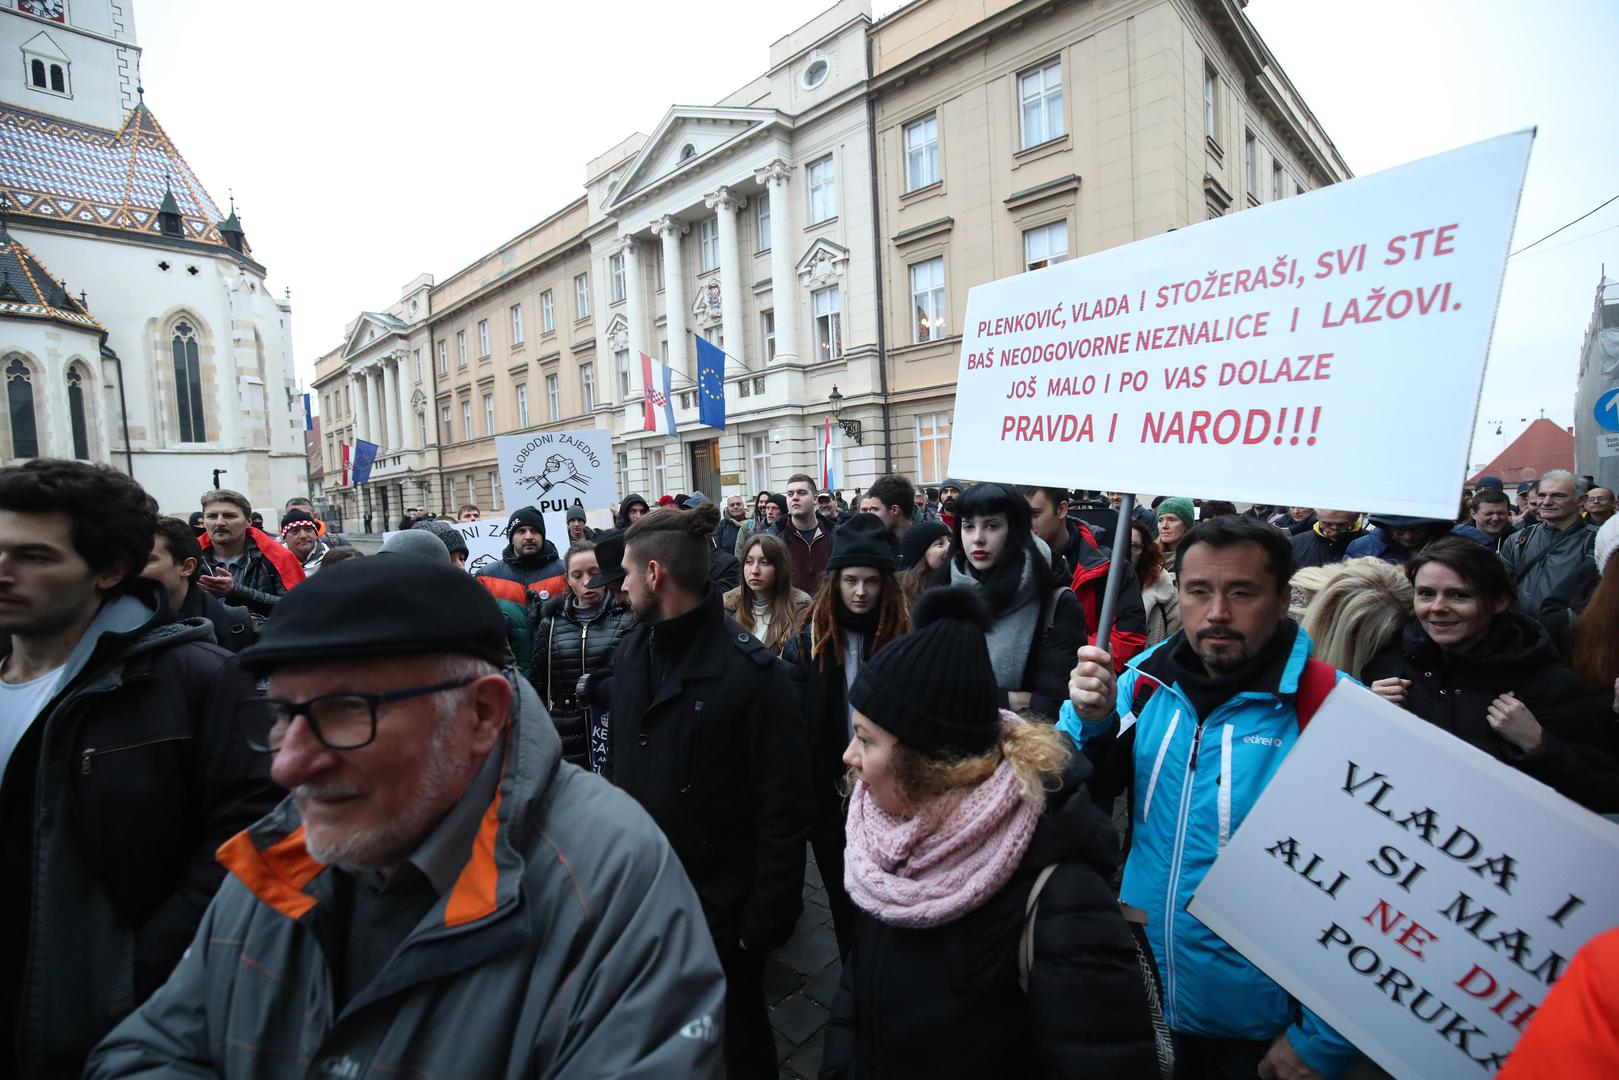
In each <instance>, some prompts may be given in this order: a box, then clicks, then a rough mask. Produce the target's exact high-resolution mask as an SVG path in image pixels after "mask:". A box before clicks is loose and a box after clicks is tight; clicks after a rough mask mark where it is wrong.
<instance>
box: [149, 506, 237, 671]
mask: <svg viewBox="0 0 1619 1080" xmlns="http://www.w3.org/2000/svg"><path fill="white" fill-rule="evenodd" d="M201 574H202V548H201V546H200V545H198V543H197V536H196V534H195V533H193V532H192V531H191V526H189V525H187V524H186V523H185V522H183V521H181V520H180V519H179V518H175V517H165V518H158V519H157V531H156V532H155V533H154V534H153V536H152V553H151V554H150V555H149V556H147V558H146V567H145V568H144V569H143V570H141V577H143V578H146V579H148V580H150V581H155V582H157V583H158V584H159V585H161V586H163V589H164V591H165V592H167V593H168V596H169V610H170V611H172V612H174V613H175V614H176V615H178V616H179V617H180V618H182V619H207V620H208V622H209V623H210V624H212V626H213V628H214V642H215V644H217V645H220V646H222V647H223V648H225V649H228V650H229V651H231V652H233V653H234V652H241V651H242V650H243V649H245V648H247V647H248V646H249V645H251V644H253V639H254V638H255V637H257V636H258V625H257V622H256V620H255V619H254V618H253V614H252V612H250V611H248V610H247V609H246V608H245V607H235V606H233V605H231V604H224V603H221V602H220V601H218V600H215V599H214V598H213V597H211V596H209V595H208V594H207V593H205V592H203V591H202V590H201V589H199V588H196V584H197V578H198V577H199V576H200V575H201Z"/></svg>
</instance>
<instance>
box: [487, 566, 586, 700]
mask: <svg viewBox="0 0 1619 1080" xmlns="http://www.w3.org/2000/svg"><path fill="white" fill-rule="evenodd" d="M473 577H475V578H476V579H477V581H478V584H480V585H482V586H483V587H484V588H485V589H488V590H489V595H491V596H493V597H494V598H495V604H496V606H498V607H499V608H500V613H501V615H503V616H504V617H505V619H506V641H507V644H508V646H509V647H510V648H511V651H512V658H513V660H514V661H515V662H516V664H517V668H518V670H519V671H521V672H522V673H523V674H524V675H527V674H528V673H529V671H528V665H529V661H530V659H531V658H532V656H533V653H534V636H533V633H532V624H533V622H534V617H533V614H532V612H533V609H535V608H538V607H539V606H540V605H541V604H543V603H545V601H547V600H549V599H551V597H553V596H561V595H564V594H565V593H567V591H568V578H567V571H566V570H565V569H563V566H562V560H561V559H559V558H557V549H556V545H555V544H553V543H551V541H549V540H547V541H545V542H544V543H543V544H541V545H540V550H539V553H538V554H535V555H529V556H521V555H517V554H516V553H514V552H513V551H512V546H511V545H510V544H507V545H506V550H505V551H503V552H502V553H501V556H500V561H499V562H492V563H486V564H485V565H484V566H483V568H482V569H480V570H479V571H478V572H477V573H476V574H474V575H473Z"/></svg>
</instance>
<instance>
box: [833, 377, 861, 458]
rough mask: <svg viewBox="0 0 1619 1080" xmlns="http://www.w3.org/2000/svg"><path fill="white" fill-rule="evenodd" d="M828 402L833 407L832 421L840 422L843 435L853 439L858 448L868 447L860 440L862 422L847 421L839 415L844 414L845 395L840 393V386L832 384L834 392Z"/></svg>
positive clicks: (839, 425)
mask: <svg viewBox="0 0 1619 1080" xmlns="http://www.w3.org/2000/svg"><path fill="white" fill-rule="evenodd" d="M826 402H827V404H828V405H830V406H832V419H834V420H836V421H837V422H838V427H840V428H842V429H843V433H844V434H845V435H847V436H848V437H849V438H851V439H853V440H854V442H855V445H856V446H864V445H866V444H865V443H864V442H863V441H862V440H861V438H860V421H858V420H845V419H844V418H843V417H842V416H840V415H839V414H840V413H842V412H843V395H842V394H840V393H838V384H837V383H833V384H832V392H831V393H830V394H828V395H827V396H826Z"/></svg>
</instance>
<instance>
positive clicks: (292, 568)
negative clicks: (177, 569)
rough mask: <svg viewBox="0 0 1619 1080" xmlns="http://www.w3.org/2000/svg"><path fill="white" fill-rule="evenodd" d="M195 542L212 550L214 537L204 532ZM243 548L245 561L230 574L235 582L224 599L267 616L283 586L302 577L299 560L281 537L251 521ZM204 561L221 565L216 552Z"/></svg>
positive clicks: (260, 615)
mask: <svg viewBox="0 0 1619 1080" xmlns="http://www.w3.org/2000/svg"><path fill="white" fill-rule="evenodd" d="M197 542H198V543H199V544H201V545H202V550H203V551H204V552H205V553H206V552H209V551H212V550H213V546H214V538H213V537H212V536H210V535H208V534H207V533H204V534H203V536H202V538H201V539H200V540H198V541H197ZM246 550H247V562H246V563H245V564H244V565H243V566H242V568H241V569H239V570H238V571H236V573H235V574H234V575H233V576H234V577H235V578H236V585H235V586H234V587H233V588H232V589H231V591H230V592H229V593H228V594H227V595H226V597H225V599H226V600H228V601H229V602H231V603H233V604H240V605H241V606H243V607H245V608H247V609H248V610H249V611H251V612H252V613H253V614H255V615H257V616H259V617H260V618H266V619H267V618H269V617H270V613H271V612H272V611H274V610H275V606H276V604H278V603H280V601H281V598H282V597H283V596H285V595H286V592H287V590H288V589H290V588H292V587H293V586H294V585H296V584H298V583H299V582H301V581H302V580H303V579H304V577H305V574H304V567H303V563H301V562H299V561H298V556H296V555H294V554H293V553H292V552H290V551H288V550H287V549H286V547H285V546H284V545H283V544H282V543H281V541H279V540H277V539H275V538H274V537H272V536H270V535H269V534H268V533H265V532H263V531H261V530H259V529H255V528H253V527H252V526H251V525H250V526H248V529H247V542H246ZM207 561H208V563H209V564H210V565H214V564H218V565H223V563H220V562H219V559H218V556H217V555H215V556H211V557H209V559H208V560H207Z"/></svg>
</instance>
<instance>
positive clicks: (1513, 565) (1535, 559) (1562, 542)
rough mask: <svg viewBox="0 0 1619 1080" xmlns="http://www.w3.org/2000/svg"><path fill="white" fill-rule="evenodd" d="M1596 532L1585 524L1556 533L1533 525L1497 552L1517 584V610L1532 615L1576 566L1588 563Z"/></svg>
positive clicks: (1514, 536) (1540, 523)
mask: <svg viewBox="0 0 1619 1080" xmlns="http://www.w3.org/2000/svg"><path fill="white" fill-rule="evenodd" d="M1596 540H1597V530H1596V527H1595V526H1594V525H1591V524H1589V523H1587V522H1583V521H1581V522H1577V523H1576V524H1575V525H1574V526H1573V527H1572V528H1569V529H1565V530H1558V529H1555V528H1553V527H1552V526H1550V525H1547V524H1546V523H1545V522H1537V523H1535V524H1533V525H1531V526H1529V527H1528V528H1527V529H1521V530H1519V531H1518V532H1516V533H1514V534H1513V535H1512V539H1510V540H1508V541H1507V543H1506V544H1505V545H1504V546H1503V547H1502V549H1501V558H1502V560H1503V561H1504V562H1505V563H1506V564H1507V573H1509V574H1511V575H1512V579H1513V580H1514V581H1516V582H1517V583H1518V610H1520V611H1525V612H1528V613H1529V614H1531V615H1534V614H1536V613H1538V612H1539V611H1540V604H1541V601H1543V600H1545V599H1546V597H1548V596H1550V595H1551V593H1552V590H1553V589H1555V588H1557V586H1559V585H1561V584H1562V583H1563V580H1564V579H1565V578H1567V577H1568V576H1569V575H1570V574H1571V573H1573V572H1574V571H1575V570H1576V569H1577V568H1578V567H1579V564H1580V562H1581V561H1582V560H1583V561H1585V562H1590V561H1591V559H1592V556H1593V553H1594V552H1595V551H1596Z"/></svg>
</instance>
